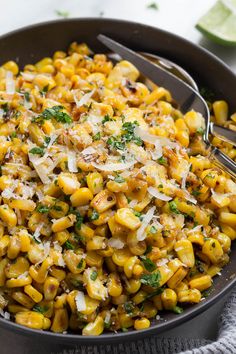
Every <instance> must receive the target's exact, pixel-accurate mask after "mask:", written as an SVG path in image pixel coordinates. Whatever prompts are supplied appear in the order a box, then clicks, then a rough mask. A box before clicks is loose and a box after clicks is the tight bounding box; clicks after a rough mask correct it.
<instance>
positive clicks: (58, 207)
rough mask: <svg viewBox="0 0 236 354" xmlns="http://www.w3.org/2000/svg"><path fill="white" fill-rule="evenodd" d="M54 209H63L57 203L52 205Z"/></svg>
mask: <svg viewBox="0 0 236 354" xmlns="http://www.w3.org/2000/svg"><path fill="white" fill-rule="evenodd" d="M52 209H53V210H56V211H62V210H63V209H62V207H61V206H60V205H56V204H55V205H53V206H52Z"/></svg>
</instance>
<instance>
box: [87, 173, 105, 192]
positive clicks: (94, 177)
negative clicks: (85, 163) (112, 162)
mask: <svg viewBox="0 0 236 354" xmlns="http://www.w3.org/2000/svg"><path fill="white" fill-rule="evenodd" d="M86 181H87V185H88V188H89V189H90V191H91V193H92V194H98V193H99V192H101V191H102V189H103V177H102V175H101V173H99V172H92V173H89V174H88V175H87V177H86Z"/></svg>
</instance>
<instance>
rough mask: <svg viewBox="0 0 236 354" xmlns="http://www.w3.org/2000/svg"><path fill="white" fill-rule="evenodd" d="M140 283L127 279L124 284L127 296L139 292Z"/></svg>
mask: <svg viewBox="0 0 236 354" xmlns="http://www.w3.org/2000/svg"><path fill="white" fill-rule="evenodd" d="M140 287H141V282H140V280H139V279H128V280H127V282H125V289H126V291H127V292H128V293H129V294H135V293H137V292H138V291H139V289H140Z"/></svg>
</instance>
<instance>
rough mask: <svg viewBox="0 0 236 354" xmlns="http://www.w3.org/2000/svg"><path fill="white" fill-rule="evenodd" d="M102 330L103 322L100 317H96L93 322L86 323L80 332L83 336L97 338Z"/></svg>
mask: <svg viewBox="0 0 236 354" xmlns="http://www.w3.org/2000/svg"><path fill="white" fill-rule="evenodd" d="M103 329H104V321H103V318H102V317H101V316H97V317H96V319H95V321H94V322H91V323H88V324H87V325H86V326H85V327H84V328H83V330H82V335H83V336H99V335H100V334H101V333H102V332H103Z"/></svg>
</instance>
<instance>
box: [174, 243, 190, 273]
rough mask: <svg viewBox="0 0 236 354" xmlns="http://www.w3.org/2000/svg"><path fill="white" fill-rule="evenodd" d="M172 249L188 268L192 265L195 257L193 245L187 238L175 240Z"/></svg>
mask: <svg viewBox="0 0 236 354" xmlns="http://www.w3.org/2000/svg"><path fill="white" fill-rule="evenodd" d="M174 249H175V252H176V253H177V255H178V258H179V259H180V260H181V262H183V263H184V264H185V265H186V266H187V267H190V268H192V267H193V266H194V263H195V257H194V252H193V246H192V243H191V242H190V241H189V240H179V241H177V242H176V243H175V246H174Z"/></svg>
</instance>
